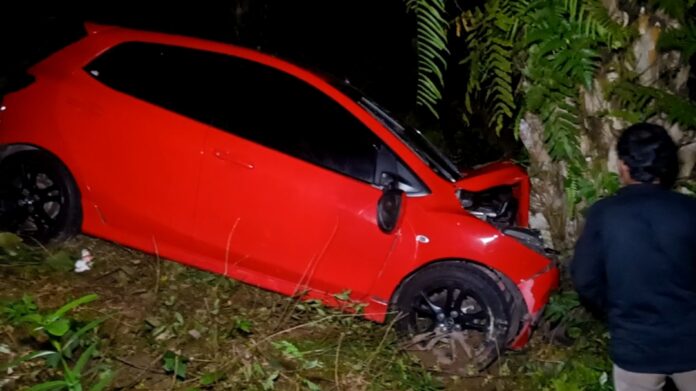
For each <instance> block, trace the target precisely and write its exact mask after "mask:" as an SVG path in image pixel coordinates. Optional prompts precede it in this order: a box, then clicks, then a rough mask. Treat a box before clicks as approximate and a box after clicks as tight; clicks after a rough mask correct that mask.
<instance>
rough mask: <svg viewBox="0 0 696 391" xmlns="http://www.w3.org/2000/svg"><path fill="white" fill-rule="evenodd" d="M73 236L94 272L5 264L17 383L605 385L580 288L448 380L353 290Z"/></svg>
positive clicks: (597, 336)
mask: <svg viewBox="0 0 696 391" xmlns="http://www.w3.org/2000/svg"><path fill="white" fill-rule="evenodd" d="M2 238H3V237H2V236H1V235H0V244H1V243H2V240H3V239H2ZM9 241H10V242H12V239H10V240H9ZM14 245H17V243H15V244H12V245H11V246H10V248H11V249H12V248H13V247H12V246H14ZM70 245H71V246H72V247H73V248H84V247H89V248H90V249H92V250H93V252H94V254H95V257H96V259H97V262H96V263H95V268H94V269H93V270H92V271H91V272H90V273H87V274H80V275H75V274H73V273H69V274H68V273H67V272H64V271H62V270H61V269H60V268H55V267H51V266H50V265H47V264H45V263H44V261H45V259H46V257H48V256H50V254H51V252H50V251H49V250H44V249H41V248H37V249H35V250H32V251H36V254H37V255H36V258H32V259H33V260H32V261H31V262H36V263H39V265H37V266H32V267H31V268H27V267H24V266H23V265H25V264H26V263H21V264H19V263H18V265H19V267H18V268H14V267H4V268H0V273H4V274H2V275H0V292H14V293H13V294H12V295H13V296H14V297H17V298H18V299H15V300H12V301H9V302H5V303H0V319H2V320H3V324H4V325H0V348H1V349H0V359H3V358H5V357H6V356H3V355H6V354H8V353H7V351H12V352H17V351H22V352H28V353H27V354H25V355H24V356H22V358H24V359H25V360H24V361H23V362H21V363H18V362H14V363H11V364H13V366H12V371H13V374H12V376H14V377H15V378H20V377H21V379H23V380H22V383H21V384H20V385H28V384H29V385H30V384H37V386H36V387H37V388H34V390H40V389H51V388H50V387H55V388H56V389H60V388H62V389H67V390H71V391H75V390H79V389H82V390H90V387H92V388H93V389H94V390H99V389H100V388H99V387H104V388H105V387H113V388H116V389H138V388H140V389H151V390H158V389H175V390H227V389H240V390H241V389H248V390H286V389H302V390H316V389H322V390H332V389H333V390H348V389H351V390H424V391H430V390H441V389H443V387H445V386H448V387H449V388H451V389H477V390H493V389H495V390H515V391H524V390H530V391H531V390H534V391H538V390H542V391H566V390H589V391H595V390H597V391H607V390H610V389H611V385H610V383H611V382H610V381H609V380H608V378H609V374H610V372H609V371H610V366H611V363H610V362H609V360H608V358H607V355H606V344H607V340H608V337H607V335H606V330H605V328H604V327H603V325H602V324H601V323H599V322H597V321H595V320H594V319H592V318H591V317H590V316H589V315H588V314H587V313H586V312H585V311H584V310H583V309H582V307H580V306H579V303H578V301H577V297H576V296H575V295H574V294H573V293H572V292H561V293H559V294H557V295H556V296H554V297H553V299H552V300H551V302H550V303H549V305H548V307H547V310H546V318H545V320H544V325H543V326H542V327H540V328H539V329H538V330H537V332H536V334H535V338H534V340H533V341H532V343H531V344H530V346H529V348H527V349H526V350H525V351H524V352H520V353H515V352H510V353H508V354H506V355H505V356H504V357H503V358H502V359H501V361H500V362H499V364H496V365H494V366H492V367H491V368H490V369H489V370H488V371H487V372H485V373H481V374H476V375H474V376H471V377H452V376H450V375H448V374H444V373H438V372H433V371H428V370H427V369H426V368H424V366H423V365H422V364H421V363H420V362H419V361H418V360H417V359H415V358H414V357H413V356H411V355H409V354H407V353H405V352H403V351H402V350H401V349H400V348H399V344H398V338H397V336H396V333H395V332H394V330H393V329H392V328H391V327H390V325H389V324H386V325H377V324H375V323H372V322H370V321H366V320H364V319H363V318H362V317H361V316H360V314H361V313H362V311H363V310H364V305H363V304H362V303H360V302H357V301H355V300H353V299H352V298H351V292H349V291H345V292H337V293H336V294H334V295H333V299H334V300H336V301H337V302H338V304H339V307H340V308H341V309H342V310H343V311H339V310H336V309H332V308H327V307H325V306H324V305H323V304H322V303H321V302H320V301H317V300H308V301H302V300H299V299H298V298H297V297H295V298H288V297H282V296H279V295H276V294H273V293H269V292H265V291H262V290H259V289H256V288H253V287H250V286H247V285H244V284H240V283H237V282H234V281H232V280H229V279H226V278H223V277H220V276H217V275H213V274H210V273H205V272H202V271H198V270H194V269H191V268H186V267H183V266H180V265H177V264H173V263H169V262H166V261H164V260H163V261H162V263H161V265H160V266H159V267H157V263H156V259H155V258H154V257H148V256H147V255H144V254H141V253H138V252H135V251H132V250H126V249H123V248H121V247H118V246H115V245H111V244H108V243H105V242H101V241H99V240H96V239H91V238H80V239H79V241H78V242H76V243H71V244H70ZM19 246H23V244H19ZM0 247H2V246H1V245H0ZM3 248H4V247H3ZM70 248H71V247H69V248H68V252H67V253H68V254H70ZM0 251H5V252H4V253H3V254H6V255H7V254H10V253H8V252H7V251H6V250H0ZM12 251H15V253H13V254H19V252H18V251H19V250H12ZM64 251H65V250H64ZM58 252H60V249H58V250H57V251H56V252H54V253H58ZM13 256H18V255H13ZM1 262H3V261H2V260H0V263H1ZM27 262H28V261H27ZM32 268H36V270H35V271H32V273H29V274H27V273H24V270H29V269H32ZM15 270H17V271H15ZM32 270H33V269H32ZM63 270H65V269H63ZM122 270H126V271H127V272H122ZM157 273H159V277H158V279H157V280H156V279H155V276H156V275H157ZM37 276H39V277H38V278H37ZM155 280H156V281H155ZM155 285H157V290H158V292H157V294H154V289H155ZM75 291H83V292H84V291H87V292H90V291H93V292H99V295H100V297H102V298H103V299H102V300H103V302H104V303H108V306H109V307H108V308H104V309H101V310H102V311H104V313H105V314H107V313H108V314H115V315H113V317H112V318H109V319H105V320H104V321H102V320H94V321H91V320H88V321H81V320H78V319H77V318H76V317H75V312H77V311H76V309H77V310H79V309H80V308H82V307H84V306H85V305H89V303H90V302H91V300H94V296H92V295H90V296H85V297H81V298H79V299H78V300H76V301H74V302H73V301H71V300H67V297H66V296H65V295H66V293H67V294H69V292H75ZM23 293H26V294H25V295H23ZM29 293H31V294H33V295H34V296H32V295H30V294H29ZM8 295H9V293H8ZM45 296H49V297H53V296H55V298H54V300H60V301H62V302H68V304H67V305H66V306H63V307H61V308H60V309H58V310H54V311H44V310H42V309H41V306H40V305H37V301H36V300H35V299H34V297H37V298H43V297H45ZM41 302H42V300H40V301H38V303H41ZM100 302H102V301H101V300H100ZM92 303H93V302H92ZM90 310H92V308H91V307H90ZM281 320H282V321H281ZM66 328H67V329H66ZM97 329H98V330H99V334H100V335H99V336H98V335H97ZM81 330H82V332H80V331H81ZM3 331H4V333H3ZM61 334H62V335H61ZM554 334H557V335H556V336H554ZM558 336H564V337H565V340H564V341H563V344H559V343H558V341H557V340H558V338H556V337H558ZM12 338H14V339H12ZM51 341H55V342H56V343H57V344H56V345H54V344H53V342H51ZM106 342H108V343H106ZM10 347H12V348H10ZM13 354H15V353H13ZM31 354H33V355H31ZM107 357H108V358H107ZM78 363H80V365H78ZM107 364H108V365H110V366H113V369H111V368H109V366H107ZM7 367H8V366H6V368H7ZM116 370H117V371H116ZM34 374H36V375H34ZM1 381H2V380H1V379H0V382H1ZM109 382H111V384H110V385H109V386H101V385H100V384H107V383H109ZM0 384H2V383H0ZM14 385H17V384H14ZM39 386H42V387H44V388H40V387H39ZM78 387H81V388H78Z"/></svg>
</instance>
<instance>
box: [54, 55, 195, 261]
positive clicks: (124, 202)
mask: <svg viewBox="0 0 696 391" xmlns="http://www.w3.org/2000/svg"><path fill="white" fill-rule="evenodd" d="M184 60H185V59H182V58H180V56H178V55H177V53H176V51H175V50H174V49H173V48H171V47H168V46H164V45H158V44H149V43H139V42H127V43H123V44H120V45H117V46H115V47H113V48H111V49H109V50H108V51H106V52H105V53H104V54H102V55H100V56H99V57H98V58H97V59H96V60H94V61H92V62H91V63H90V64H88V65H87V66H86V67H85V69H84V71H83V72H80V73H78V74H77V75H76V76H75V82H76V83H78V88H75V89H73V91H75V92H77V93H74V94H72V95H69V96H68V97H67V99H66V106H67V109H68V110H72V111H76V112H77V113H76V115H73V116H72V117H73V118H78V120H74V121H73V123H71V124H70V125H71V126H75V127H77V128H79V129H82V131H81V132H80V133H79V134H80V138H81V140H79V142H78V143H76V144H77V145H81V146H83V148H81V149H80V150H77V151H74V154H75V155H76V156H79V159H81V160H82V163H81V164H80V169H81V170H82V171H83V172H84V174H85V175H84V177H85V178H86V181H87V183H86V186H85V189H86V192H85V193H86V194H84V197H85V198H86V199H88V200H90V201H91V202H92V205H90V206H89V209H90V210H88V213H92V212H94V211H95V210H96V213H97V214H98V215H99V220H100V221H101V224H98V225H96V226H91V227H87V229H88V231H92V233H96V234H98V235H99V234H105V235H107V236H108V237H109V238H110V239H112V240H116V241H119V242H122V243H126V244H129V245H132V246H135V247H139V248H143V249H146V250H148V251H153V252H158V253H164V254H166V255H167V256H169V257H174V258H184V259H186V258H187V257H188V255H189V254H188V253H187V252H185V251H184V250H185V249H186V248H187V243H190V242H191V241H192V240H193V229H192V226H193V223H194V207H195V203H196V196H197V189H196V186H197V184H198V175H199V168H200V161H201V154H200V151H201V148H202V146H203V142H204V137H205V134H206V131H207V128H208V126H207V125H205V124H204V123H202V122H201V121H199V118H200V117H201V115H202V114H203V113H202V112H203V110H202V109H201V103H200V101H201V100H202V99H203V97H202V96H201V94H204V91H201V90H200V88H198V82H199V80H200V78H201V77H203V76H201V74H200V72H198V73H197V72H195V70H193V71H194V72H189V71H191V70H192V69H191V68H190V66H189V65H190V64H189V63H186V62H184ZM77 121H81V123H76V122H77Z"/></svg>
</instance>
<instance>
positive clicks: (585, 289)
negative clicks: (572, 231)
mask: <svg viewBox="0 0 696 391" xmlns="http://www.w3.org/2000/svg"><path fill="white" fill-rule="evenodd" d="M571 274H572V277H573V282H574V284H575V288H576V289H577V291H578V293H579V295H580V298H581V300H582V301H583V303H584V304H585V305H587V306H588V307H590V309H593V310H595V311H598V312H601V313H603V314H605V315H606V316H607V318H608V322H609V332H610V335H611V343H610V354H611V357H612V360H613V361H614V363H615V364H616V365H618V366H619V367H620V368H623V369H625V370H627V371H631V372H641V373H661V374H672V373H676V372H685V371H690V370H696V198H692V197H689V196H685V195H682V194H679V193H676V192H672V191H669V190H667V189H664V188H661V187H660V186H657V185H652V184H636V185H629V186H626V187H624V188H622V189H621V190H620V191H619V192H618V194H617V195H615V196H613V197H609V198H606V199H604V200H602V201H599V202H597V203H596V204H595V205H594V206H592V207H591V208H590V210H589V212H588V214H587V220H586V223H585V228H584V231H583V233H582V235H581V237H580V239H579V240H578V243H577V246H576V249H575V258H574V259H573V262H572V264H571Z"/></svg>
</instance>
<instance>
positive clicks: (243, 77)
mask: <svg viewBox="0 0 696 391" xmlns="http://www.w3.org/2000/svg"><path fill="white" fill-rule="evenodd" d="M85 70H86V71H87V72H89V73H90V74H91V75H92V76H93V77H94V78H96V79H97V80H99V81H100V82H102V83H104V84H106V85H108V86H109V87H111V88H114V89H116V90H118V91H121V92H124V93H126V94H129V95H131V96H134V97H136V98H139V99H142V100H145V101H147V102H150V103H153V104H155V105H158V106H161V107H163V108H166V109H168V110H171V111H174V112H177V113H179V114H181V115H184V116H187V117H190V118H192V119H195V120H197V121H200V122H203V123H206V124H209V125H212V126H215V127H217V128H219V129H221V130H224V131H227V132H230V133H233V134H235V135H238V136H240V137H243V138H246V139H248V140H251V141H255V142H258V143H260V144H262V145H265V146H267V147H270V148H273V149H275V150H278V151H281V152H283V153H286V154H289V155H292V156H295V157H297V158H300V159H303V160H306V161H309V162H311V163H315V164H318V165H321V166H323V167H325V168H328V169H330V170H333V171H337V172H339V173H342V174H345V175H348V176H350V177H352V178H355V179H359V180H361V181H365V182H370V183H373V182H374V180H375V167H376V158H377V150H378V149H379V148H380V147H381V145H382V143H381V141H380V140H379V139H378V138H377V137H376V136H375V134H374V133H372V131H371V130H370V129H368V128H367V127H365V126H364V125H363V124H362V123H361V122H360V121H359V120H358V119H357V118H355V117H354V116H353V115H352V114H351V113H350V112H348V111H347V110H346V109H345V108H343V107H342V106H340V105H339V104H338V103H336V102H335V101H334V100H332V99H331V98H329V97H328V96H326V95H325V94H324V93H322V92H321V91H319V90H317V89H316V88H314V87H312V86H311V85H309V84H307V83H305V82H303V81H302V80H299V79H297V78H295V77H294V76H291V75H288V74H286V73H284V72H281V71H278V70H276V69H273V68H270V67H267V66H265V65H261V64H258V63H255V62H251V61H247V60H244V59H240V58H236V57H232V56H228V55H224V54H219V53H213V52H207V51H201V50H195V49H189V48H182V47H175V46H166V45H159V44H151V43H141V42H128V43H124V44H121V45H119V46H116V47H114V48H112V49H110V50H109V51H107V52H106V53H104V54H103V55H102V56H100V57H99V58H97V59H96V60H94V61H93V62H92V63H90V64H89V65H88V66H87V67H86V68H85Z"/></svg>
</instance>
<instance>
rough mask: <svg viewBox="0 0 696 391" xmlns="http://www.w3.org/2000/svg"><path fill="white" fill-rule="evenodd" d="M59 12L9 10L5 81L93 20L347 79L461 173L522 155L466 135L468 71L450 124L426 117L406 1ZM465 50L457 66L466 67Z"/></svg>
mask: <svg viewBox="0 0 696 391" xmlns="http://www.w3.org/2000/svg"><path fill="white" fill-rule="evenodd" d="M56 3H58V2H56ZM56 3H53V4H47V5H39V4H31V3H29V4H23V5H19V6H16V5H15V6H14V7H15V8H13V9H8V8H7V6H0V33H1V34H2V37H3V38H2V39H1V40H0V59H1V60H0V78H2V77H5V75H8V74H11V73H13V72H18V71H21V70H22V69H24V68H26V66H27V65H29V64H32V63H33V62H36V61H38V60H40V59H42V58H44V57H46V56H47V55H48V54H50V53H51V52H53V51H55V50H57V49H58V48H60V47H62V46H65V45H67V44H68V43H70V42H72V41H74V40H76V39H77V38H79V37H80V35H81V34H83V31H84V29H83V22H84V21H86V20H89V21H93V22H97V23H103V24H113V25H118V26H123V27H132V28H138V29H145V30H154V31H162V32H169V33H177V34H182V35H189V36H196V37H201V38H206V39H213V40H217V41H223V42H229V43H234V44H239V45H243V46H247V47H251V48H257V49H260V50H262V51H264V52H266V53H270V54H273V55H277V56H279V57H281V58H284V59H287V60H290V61H292V62H295V63H297V64H299V65H302V66H304V67H306V68H309V69H312V70H314V71H317V72H320V73H325V74H329V75H332V76H334V77H338V78H341V79H346V78H347V79H348V80H350V82H351V84H353V85H354V86H356V87H358V88H359V89H361V90H363V92H365V93H366V94H367V95H369V96H371V97H373V98H374V99H375V100H377V101H379V102H380V103H381V104H382V105H383V106H385V107H387V108H389V109H390V110H391V111H392V112H394V113H395V114H397V115H400V116H401V117H402V118H403V117H406V118H407V120H408V121H409V122H411V123H412V124H414V125H416V126H419V127H420V128H421V129H422V130H424V131H425V132H426V134H429V135H430V136H431V139H433V141H435V142H436V143H437V144H439V145H440V146H446V147H447V148H446V149H447V150H446V152H447V153H449V154H450V155H451V156H453V157H454V158H455V160H456V161H457V162H458V163H460V164H461V165H465V166H470V165H473V164H477V163H482V162H485V161H490V160H495V159H497V158H499V157H500V156H501V154H507V155H508V156H510V155H513V154H516V153H517V152H518V151H519V145H518V144H517V143H516V142H515V141H514V140H513V139H512V137H510V135H509V134H505V135H504V136H507V137H503V138H502V140H501V139H500V138H498V137H497V136H495V135H493V134H490V132H487V131H486V130H485V129H484V127H482V126H474V127H466V126H464V125H463V123H462V121H461V110H462V108H463V103H462V102H461V100H460V97H458V96H456V92H457V91H463V85H464V80H462V77H463V75H465V72H462V70H461V66H459V67H457V66H456V65H451V66H450V68H449V71H448V74H447V78H448V85H450V86H452V87H451V88H449V89H448V90H446V91H445V100H444V102H445V103H444V104H443V107H442V110H441V115H442V116H441V119H440V120H436V119H434V118H433V117H432V116H431V115H430V114H428V113H427V112H425V111H424V110H423V109H420V108H417V107H416V105H415V90H416V56H415V48H414V46H413V41H414V35H415V18H414V17H413V15H410V14H408V13H407V12H406V5H405V1H404V0H294V1H288V0H230V1H227V2H224V3H210V4H206V3H205V2H200V3H196V2H185V3H174V2H168V3H166V4H160V3H152V2H149V3H147V2H144V1H142V2H135V1H121V2H115V1H112V2H108V3H102V4H97V3H88V2H69V3H65V2H60V3H59V4H56ZM17 7H19V8H17ZM3 8H4V9H3ZM456 50H457V48H456V47H455V48H454V51H455V53H453V56H454V58H461V56H458V54H457V53H456ZM1 81H2V79H0V82H1ZM452 91H454V92H455V93H454V94H453V93H452ZM474 125H475V124H474Z"/></svg>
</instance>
